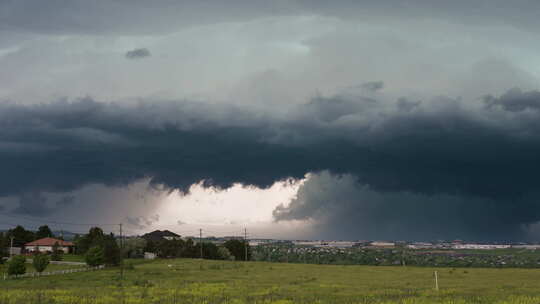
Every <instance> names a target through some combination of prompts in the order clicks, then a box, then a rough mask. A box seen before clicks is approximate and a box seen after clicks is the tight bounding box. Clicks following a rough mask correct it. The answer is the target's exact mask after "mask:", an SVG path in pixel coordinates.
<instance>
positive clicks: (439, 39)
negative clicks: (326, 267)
mask: <svg viewBox="0 0 540 304" xmlns="http://www.w3.org/2000/svg"><path fill="white" fill-rule="evenodd" d="M538 12H540V3H537V2H534V1H525V0H523V1H512V2H508V1H502V0H501V1H499V0H494V1H462V0H458V1H451V2H449V1H428V0H413V1H406V2H405V1H398V0H389V1H375V0H370V1H352V0H337V1H319V0H312V1H303V0H296V1H294V0H293V1H281V0H276V1H267V0H265V1H263V0H261V1H258V0H250V1H247V0H231V1H191V0H186V1H168V0H167V1H166V0H163V1H153V2H152V3H150V2H148V1H143V0H140V1H139V0H130V1H128V0H116V1H85V0H74V1H61V0H51V1H27V0H0V170H1V171H0V172H1V173H0V229H6V228H9V227H11V226H13V225H14V224H17V223H23V224H25V225H27V227H29V228H35V227H36V226H39V224H41V223H49V224H50V225H51V226H53V228H54V229H58V230H71V231H84V230H87V229H88V226H89V225H90V224H117V223H120V222H122V223H124V224H125V227H126V229H127V230H128V231H129V232H130V233H132V234H138V233H144V232H147V231H151V230H153V229H170V230H172V231H175V232H177V233H180V234H182V235H194V234H197V233H198V229H199V228H202V229H204V231H205V234H208V235H230V234H233V235H239V234H241V233H242V232H243V229H244V227H247V228H248V230H249V232H250V235H251V236H253V237H276V238H311V239H322V238H325V239H330V238H331V239H415V240H431V239H453V238H460V239H474V240H533V241H534V240H538V238H539V237H540V230H539V227H540V226H538V223H539V221H540V203H539V201H540V192H539V190H538V189H540V188H539V187H538V185H537V183H538V182H537V181H538V180H539V176H538V172H540V159H539V158H540V156H539V155H540V135H539V134H540V91H539V90H540V87H539V79H540V39H539V38H540V21H539V20H540V18H538V17H539V16H538ZM76 223H78V224H79V225H73V224H76ZM86 224H88V225H86ZM103 227H104V228H106V230H115V229H116V226H113V225H103Z"/></svg>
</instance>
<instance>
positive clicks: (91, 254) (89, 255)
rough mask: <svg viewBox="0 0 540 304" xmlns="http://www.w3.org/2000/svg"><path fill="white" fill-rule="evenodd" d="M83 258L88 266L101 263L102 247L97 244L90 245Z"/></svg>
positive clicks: (102, 259) (103, 259) (102, 261)
mask: <svg viewBox="0 0 540 304" xmlns="http://www.w3.org/2000/svg"><path fill="white" fill-rule="evenodd" d="M84 260H85V261H86V264H87V265H88V266H99V265H103V263H104V261H105V258H104V256H103V249H102V248H101V247H99V246H95V247H92V248H90V249H89V250H88V252H86V255H85V256H84Z"/></svg>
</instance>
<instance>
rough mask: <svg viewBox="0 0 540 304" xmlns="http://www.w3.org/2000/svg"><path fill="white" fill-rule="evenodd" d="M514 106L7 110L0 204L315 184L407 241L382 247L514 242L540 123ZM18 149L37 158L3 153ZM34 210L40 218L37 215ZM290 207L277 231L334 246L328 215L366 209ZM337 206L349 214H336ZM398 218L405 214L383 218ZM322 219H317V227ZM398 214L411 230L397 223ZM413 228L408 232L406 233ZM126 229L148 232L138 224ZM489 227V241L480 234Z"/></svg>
mask: <svg viewBox="0 0 540 304" xmlns="http://www.w3.org/2000/svg"><path fill="white" fill-rule="evenodd" d="M513 92H514V93H513ZM515 92H516V91H509V92H508V93H506V94H503V95H502V96H500V97H492V98H491V99H488V101H489V102H488V104H492V106H486V103H478V104H475V103H474V101H467V102H464V101H462V100H459V99H451V98H446V97H437V98H434V99H432V100H423V101H422V102H416V101H414V102H404V101H403V99H399V100H392V99H389V98H387V97H385V96H384V95H377V94H379V93H377V94H375V95H373V94H371V95H369V96H363V95H360V96H352V95H350V94H349V95H339V94H338V95H335V96H317V97H314V98H312V99H311V100H310V101H309V102H307V103H305V104H303V105H299V106H291V107H290V109H289V111H288V112H289V114H288V115H287V116H285V117H283V116H279V115H273V114H272V113H260V112H256V111H252V110H250V109H249V108H246V107H244V108H238V107H235V106H232V105H225V104H212V103H202V102H189V101H178V102H160V103H144V102H141V103H139V104H136V105H126V104H122V105H120V104H115V103H103V102H98V101H95V100H92V99H91V98H85V99H81V100H77V101H72V102H67V101H62V102H55V103H49V104H40V105H20V104H3V105H1V106H0V167H2V168H3V170H2V175H1V178H0V179H1V182H0V197H2V196H21V197H22V196H26V195H30V194H32V193H40V192H44V191H46V192H51V193H66V192H70V191H74V190H76V189H80V188H81V187H83V186H84V185H88V184H103V185H106V186H118V187H122V186H126V185H129V184H132V183H133V182H135V181H138V180H142V179H148V180H149V183H150V184H151V185H154V186H156V187H157V186H162V187H165V188H168V189H180V190H182V191H188V189H189V187H190V186H191V185H193V184H195V183H199V182H201V181H202V184H203V185H205V186H215V187H218V188H219V187H220V188H227V187H230V186H231V185H233V184H235V183H241V184H244V185H253V186H257V187H261V188H265V187H269V186H271V185H272V184H274V182H276V181H279V180H285V179H289V178H293V179H302V178H304V176H305V175H306V174H307V173H318V172H323V171H324V172H328V173H327V174H328V175H329V176H337V178H334V179H335V180H336V181H337V182H336V184H338V185H339V184H340V183H343V182H344V180H345V181H349V182H347V183H348V184H354V185H358V186H355V187H357V188H352V190H350V191H348V193H350V194H351V196H356V197H363V196H366V197H368V198H373V199H374V200H375V201H380V202H383V203H377V204H375V205H373V206H374V207H372V208H371V210H374V211H373V212H374V213H366V214H368V215H370V216H369V218H370V219H371V218H373V219H380V221H381V222H382V223H386V224H385V225H386V226H391V225H392V223H394V224H395V225H396V227H405V228H407V229H404V230H400V229H394V230H384V229H383V230H380V231H382V232H381V233H380V235H381V236H388V237H390V236H391V235H392V234H395V235H401V232H402V231H408V232H410V234H411V235H417V236H419V237H421V236H424V237H431V236H433V237H435V236H437V237H444V236H454V235H457V234H462V235H463V236H462V237H465V236H475V237H486V238H488V237H495V236H499V235H502V236H506V237H509V238H514V239H516V238H520V237H524V236H525V230H526V227H527V225H530V224H533V223H536V222H538V221H539V220H540V211H539V210H538V208H537V201H538V200H537V199H536V197H537V192H538V190H537V189H538V182H537V177H538V172H540V162H539V161H538V160H539V159H538V155H540V135H538V134H540V113H539V112H538V111H516V110H515V107H514V106H510V105H512V104H514V103H515V102H516V101H515V100H516V99H515V98H513V96H515ZM521 94H522V95H524V96H526V97H527V98H529V99H531V100H532V101H527V103H526V105H527V106H525V108H526V109H529V108H531V109H534V107H532V106H531V105H532V104H535V103H536V102H538V100H537V99H535V98H536V96H538V95H537V94H538V92H534V91H533V92H522V93H521ZM510 97H512V98H510ZM520 98H521V97H520ZM520 98H518V99H519V100H522V99H520ZM527 100H528V99H527ZM24 145H29V146H32V147H33V148H32V149H28V150H25V149H23V150H20V149H11V148H10V147H13V146H24ZM2 147H4V148H2ZM6 147H7V148H6ZM351 181H354V182H351ZM307 184H308V185H309V184H310V183H309V182H308V183H307ZM328 184H329V183H328ZM306 187H307V186H306ZM327 189H328V191H327V193H328V195H330V194H335V196H336V197H337V198H342V197H341V196H340V194H339V193H336V192H335V191H333V190H332V187H327ZM34 196H35V195H34ZM306 197H309V196H306ZM400 197H401V198H403V199H400ZM35 198H38V199H35V200H34V201H35V202H37V203H36V204H35V206H37V207H36V210H37V209H39V208H41V207H42V206H43V205H44V203H43V201H42V200H39V195H38V196H35ZM299 200H303V201H305V202H306V203H302V204H303V205H302V206H305V207H306V208H308V207H309V208H311V209H312V210H311V209H310V210H307V211H306V210H305V209H304V207H302V208H300V207H299V206H298V203H297V204H295V203H294V202H293V203H292V204H291V206H289V207H288V209H287V208H286V207H283V208H281V209H279V210H278V211H276V213H275V216H276V218H277V219H279V220H292V219H294V220H298V219H309V218H314V219H318V220H319V221H320V222H321V223H324V222H327V223H329V224H328V225H326V226H325V227H326V229H327V230H325V231H327V232H331V231H333V230H332V228H331V227H332V225H331V223H333V222H335V221H337V219H338V217H333V215H332V214H337V215H339V214H341V215H342V216H345V215H347V214H355V212H344V211H347V210H348V209H347V208H353V209H350V210H356V209H355V208H360V209H361V208H363V207H362V206H363V205H362V204H363V203H362V202H363V200H358V199H348V200H347V199H345V198H342V199H330V198H329V199H328V201H329V202H332V204H330V205H322V204H321V203H313V198H310V199H309V200H308V199H306V198H302V197H301V196H300V198H299ZM340 201H345V202H347V203H345V204H346V206H347V207H346V208H345V209H340V208H339V206H340ZM397 201H402V202H403V203H402V205H400V204H397V203H393V202H397ZM387 202H388V203H387ZM23 205H25V206H27V205H28V204H26V203H25V204H23ZM310 206H311V207H310ZM379 206H382V207H379ZM434 206H439V207H434ZM336 208H337V209H336ZM400 208H403V210H407V212H396V213H392V212H387V211H388V210H401V209H400ZM408 208H410V209H408ZM408 210H410V212H409V211H408ZM42 211H45V212H46V210H45V209H43V210H42ZM323 211H324V212H327V215H326V216H325V217H321V216H319V215H318V214H322V213H324V212H323ZM312 212H316V213H312ZM426 212H427V213H426ZM437 212H439V213H437ZM449 212H450V213H452V214H455V217H450V218H453V219H455V220H456V223H457V224H456V225H458V226H459V228H455V229H449V230H445V229H446V228H445V229H443V228H440V229H439V230H435V231H433V233H427V232H426V233H425V234H422V233H421V232H422V231H424V230H425V229H426V227H429V223H432V224H433V225H434V227H438V226H437V225H438V224H437V223H438V222H441V221H440V220H438V219H440V217H441V216H442V215H443V214H447V213H449ZM392 214H393V215H392ZM399 214H407V216H405V217H404V218H403V219H397V217H398V216H399ZM385 215H389V216H390V218H391V219H393V220H385ZM405 218H406V219H405ZM409 219H410V221H411V222H412V223H415V224H413V225H408V226H407V225H405V222H404V221H405V220H407V221H408V220H409ZM459 219H461V221H458V220H459ZM474 220H477V222H474ZM132 222H133V223H134V224H135V225H139V226H141V225H146V222H145V220H144V219H136V218H135V219H132ZM349 222H350V223H351V224H350V229H354V227H357V228H358V231H361V229H360V228H362V227H363V226H362V225H360V224H358V225H357V226H355V224H354V223H355V222H354V221H353V220H350V221H349ZM373 223H376V221H375V220H374V222H373ZM443 223H445V224H446V225H451V222H450V221H443ZM496 223H499V224H498V226H497V229H486V227H489V226H493V225H496ZM386 226H385V227H386ZM445 227H446V226H445ZM499 228H501V229H499ZM503 228H504V229H503ZM321 231H323V230H321ZM383 231H387V232H384V233H383ZM392 231H393V232H392ZM505 231H506V232H507V233H503V232H505ZM321 234H323V233H322V232H321ZM365 235H366V236H367V235H369V236H372V235H373V236H376V235H377V234H375V232H373V231H372V232H370V233H366V234H365ZM359 237H360V236H359Z"/></svg>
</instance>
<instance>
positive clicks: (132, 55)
mask: <svg viewBox="0 0 540 304" xmlns="http://www.w3.org/2000/svg"><path fill="white" fill-rule="evenodd" d="M149 56H150V51H149V50H148V49H145V48H140V49H134V50H131V51H127V52H126V58H127V59H140V58H144V57H149Z"/></svg>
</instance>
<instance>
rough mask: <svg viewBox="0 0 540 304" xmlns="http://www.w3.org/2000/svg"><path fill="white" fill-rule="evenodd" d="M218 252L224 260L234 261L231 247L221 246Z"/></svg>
mask: <svg viewBox="0 0 540 304" xmlns="http://www.w3.org/2000/svg"><path fill="white" fill-rule="evenodd" d="M218 254H219V257H220V259H222V260H229V261H234V256H233V255H232V254H231V252H230V251H229V249H227V247H219V248H218Z"/></svg>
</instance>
